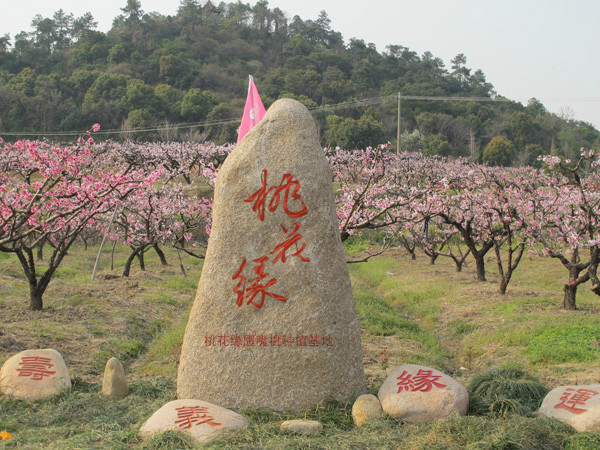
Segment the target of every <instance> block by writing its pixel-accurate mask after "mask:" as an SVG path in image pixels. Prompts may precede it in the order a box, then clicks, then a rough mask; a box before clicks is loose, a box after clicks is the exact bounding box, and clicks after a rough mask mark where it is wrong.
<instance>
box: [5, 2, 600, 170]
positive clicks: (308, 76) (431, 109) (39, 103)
mask: <svg viewBox="0 0 600 450" xmlns="http://www.w3.org/2000/svg"><path fill="white" fill-rule="evenodd" d="M123 2H124V3H125V4H124V6H123V8H122V12H123V13H122V14H121V15H119V16H118V17H116V18H115V19H114V22H113V26H112V28H111V30H110V31H108V32H107V33H103V32H100V31H97V30H96V29H95V27H96V23H95V22H94V19H93V17H92V16H91V14H89V13H88V14H85V15H84V16H82V17H77V18H76V17H74V16H73V15H72V14H69V13H67V12H64V11H62V10H59V11H57V12H56V13H55V14H54V15H53V16H52V17H49V18H44V17H41V16H39V15H37V16H35V17H34V18H33V21H32V30H33V31H31V32H21V33H19V34H18V35H16V36H14V37H11V36H8V35H5V36H4V37H0V135H1V136H2V137H3V138H4V139H14V138H16V136H14V135H11V134H9V133H10V132H57V131H66V130H85V129H87V128H89V126H90V124H92V123H95V122H99V123H100V124H101V125H102V128H103V129H104V130H132V129H133V130H135V129H148V128H160V129H159V130H156V131H152V132H148V131H145V132H137V133H135V132H130V133H129V134H127V135H128V136H133V137H135V138H137V139H141V140H158V139H174V138H175V139H177V138H179V139H184V138H193V137H194V133H192V132H190V130H192V131H193V130H200V131H202V132H205V133H207V134H208V137H209V138H210V139H213V140H215V141H217V142H220V143H221V142H231V141H235V130H236V128H237V123H226V124H219V125H214V123H215V122H223V121H226V120H225V119H232V118H239V117H240V116H241V111H242V109H243V104H244V101H245V95H246V89H247V85H248V75H249V74H251V75H253V76H254V78H255V80H256V83H257V86H258V88H259V92H260V93H261V96H262V98H263V102H264V103H265V106H266V107H268V106H269V105H270V104H271V103H272V102H273V101H274V100H276V99H277V98H281V97H293V98H296V99H299V100H300V101H302V102H303V103H304V104H306V105H307V106H308V107H309V108H311V109H314V108H316V107H318V106H321V108H318V109H314V111H313V113H314V115H315V117H316V119H317V120H318V123H319V125H320V127H321V135H322V139H323V143H324V144H328V145H339V146H341V147H346V148H348V147H356V146H358V147H360V146H365V145H373V144H377V143H380V142H385V141H392V142H394V141H395V137H396V124H397V100H396V97H397V96H396V94H397V93H398V92H401V93H402V95H405V96H455V97H489V98H492V97H493V96H494V95H495V92H494V88H493V85H492V84H491V83H489V82H488V81H487V80H486V77H485V75H484V73H483V72H482V71H481V70H472V69H469V68H468V67H467V58H466V57H465V56H464V55H463V54H461V53H459V54H458V55H457V56H456V57H455V58H454V59H453V60H452V61H451V66H450V67H449V68H448V67H446V66H445V65H444V63H443V61H442V60H441V59H440V58H437V57H435V56H434V55H433V54H431V53H430V52H425V53H424V54H423V55H418V54H417V53H415V52H414V51H411V50H410V49H408V48H406V47H403V46H402V45H396V44H394V45H389V46H387V47H386V49H385V51H383V52H379V51H377V49H376V48H375V46H374V45H373V44H369V43H366V42H364V41H363V40H359V39H350V40H349V41H347V42H346V41H345V40H344V38H343V36H342V35H341V34H340V33H339V32H337V31H335V30H332V29H331V26H330V20H329V18H328V16H327V14H326V12H325V11H322V12H321V14H320V15H319V17H318V18H317V19H316V20H303V19H301V18H300V17H298V16H295V17H293V18H288V17H286V16H285V14H284V13H283V12H282V11H281V10H280V9H279V8H273V9H271V8H270V7H269V4H268V2H267V1H265V0H263V1H260V2H258V3H256V4H255V5H254V6H251V5H250V4H246V3H242V2H241V1H238V2H237V3H223V2H222V3H220V4H218V5H215V4H213V3H211V2H210V1H209V2H208V3H205V2H204V0H203V1H202V2H200V1H198V0H181V1H180V5H179V9H178V11H177V14H176V15H175V16H162V15H160V14H156V13H149V14H147V13H145V12H144V11H143V3H142V2H140V1H139V0H123ZM1 35H2V30H0V36H1ZM459 51H460V49H457V53H458V52H459ZM359 99H370V100H368V101H367V102H363V103H352V102H354V101H355V100H359ZM503 100H506V99H503ZM348 102H350V104H348ZM340 104H341V105H340ZM182 123H213V125H210V126H206V127H201V128H198V127H196V128H180V129H179V130H178V131H174V130H173V129H169V130H164V129H163V128H165V125H166V124H171V125H173V124H182ZM402 131H403V132H404V134H403V138H402V147H403V149H406V150H411V149H416V148H419V149H422V150H423V151H424V152H426V153H430V154H436V153H437V154H453V155H467V156H474V157H476V158H481V157H482V154H483V151H482V149H483V148H484V147H485V146H486V145H487V144H488V143H489V142H490V141H491V139H492V138H494V137H496V136H503V137H505V138H506V139H507V140H508V141H509V144H510V145H512V146H513V150H511V151H512V152H513V153H512V154H511V158H510V162H511V163H513V164H522V163H526V162H533V161H534V160H535V156H537V154H539V153H550V152H553V153H555V154H559V155H560V154H564V155H565V156H567V157H569V156H574V155H575V154H576V153H577V152H578V150H579V148H580V147H581V146H586V147H590V146H593V145H597V144H598V141H599V139H600V138H599V136H600V133H599V132H598V131H597V130H596V129H594V127H593V126H591V125H590V124H587V123H584V122H576V121H573V120H568V118H561V117H558V116H556V115H554V114H550V113H548V112H547V111H546V109H545V108H544V106H543V105H542V104H541V103H540V102H539V101H537V100H535V99H532V100H531V101H530V102H529V104H528V105H526V106H523V105H521V104H520V103H516V102H512V101H494V102H454V101H452V102H450V101H423V100H414V99H413V100H404V101H403V102H402ZM197 134H198V133H197V132H196V136H197ZM109 136H110V137H113V138H118V137H119V136H123V135H118V134H115V135H109Z"/></svg>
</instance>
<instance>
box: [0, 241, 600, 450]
mask: <svg viewBox="0 0 600 450" xmlns="http://www.w3.org/2000/svg"><path fill="white" fill-rule="evenodd" d="M355 244H356V243H355ZM348 249H349V250H351V251H354V250H357V246H356V245H354V246H352V245H350V246H348ZM95 251H97V248H96V249H94V248H92V249H89V250H88V251H87V252H85V251H84V250H83V248H76V249H74V250H73V251H72V252H71V255H69V259H67V260H66V262H65V264H66V265H65V266H64V267H63V268H61V269H60V270H59V273H58V274H57V276H56V279H55V280H53V281H52V283H51V285H50V287H49V289H48V292H47V293H46V296H45V306H46V309H45V310H44V311H41V312H31V311H29V310H27V302H28V300H27V292H28V288H27V286H26V285H25V284H24V282H23V277H22V275H21V272H20V266H19V265H18V262H17V261H16V259H14V258H13V257H12V256H9V255H2V254H0V289H1V290H0V311H1V312H2V314H1V315H0V364H1V363H2V362H4V361H5V360H6V359H7V358H8V357H10V356H11V355H13V354H15V353H17V352H18V351H21V350H25V349H29V348H55V349H57V350H58V351H60V352H61V353H62V355H63V357H64V358H65V360H66V362H67V364H68V366H69V370H70V372H71V376H72V378H73V380H74V386H73V390H72V392H71V393H70V394H68V395H65V396H62V397H59V398H56V399H53V400H49V401H45V402H34V403H31V402H22V401H14V400H10V399H8V398H6V397H0V431H2V430H6V431H8V432H9V433H10V434H11V435H12V436H13V438H12V439H10V440H5V441H0V449H4V448H7V449H8V448H23V449H42V448H43V449H54V448H56V449H59V448H60V449H63V448H64V449H76V448H109V449H121V448H122V449H126V448H127V449H163V448H165V449H175V448H192V447H193V446H192V444H191V443H190V442H189V440H188V439H186V438H185V436H183V435H181V434H178V433H165V434H164V435H161V436H158V437H156V438H155V439H153V440H150V441H147V442H142V441H141V440H140V439H139V438H138V436H137V430H138V429H139V426H140V425H141V424H142V423H143V422H144V421H145V420H146V419H147V418H148V417H149V416H150V415H151V414H152V413H153V412H154V411H156V410H157V409H158V408H159V407H160V406H162V405H163V404H164V403H166V402H167V401H169V400H172V399H174V398H175V377H176V370H177V360H178V356H179V345H180V342H181V340H182V337H183V332H184V329H185V325H186V322H187V315H188V313H189V309H190V307H191V304H192V301H193V297H194V293H195V289H196V286H197V282H198V278H199V275H200V271H201V262H199V261H197V260H193V259H191V258H190V259H187V258H186V259H185V265H186V268H187V270H188V277H187V278H186V277H184V276H183V275H182V274H181V273H180V271H179V268H178V264H177V256H176V255H175V254H168V255H167V256H168V259H169V262H170V265H169V266H166V267H162V266H161V265H160V263H159V261H158V258H156V257H154V256H153V255H152V254H148V261H147V265H148V268H147V271H146V272H141V271H139V269H138V268H135V269H134V270H133V272H132V276H131V277H130V278H129V279H123V278H120V277H119V276H118V275H119V274H120V270H122V266H123V264H124V261H125V258H126V256H127V252H126V249H117V253H116V257H115V267H116V269H115V270H114V271H112V272H111V271H109V270H108V265H109V260H110V254H109V250H106V251H105V254H104V255H103V258H102V262H103V267H102V270H101V272H100V275H99V276H98V277H97V279H96V280H95V281H91V279H90V276H91V268H92V265H93V262H94V258H95ZM349 269H350V274H351V277H352V281H353V286H354V295H355V299H356V305H357V310H358V313H359V317H360V320H361V327H362V341H363V354H364V363H365V370H366V372H367V383H368V389H369V391H370V392H371V393H376V392H377V390H378V389H379V386H380V385H381V383H382V382H383V380H384V379H385V376H386V373H388V372H389V370H390V368H392V367H394V366H396V365H399V364H404V363H418V364H424V365H427V366H431V367H435V368H437V369H440V370H443V371H445V372H447V373H449V374H451V375H453V376H454V377H455V378H457V379H458V380H459V381H461V382H462V383H463V384H465V385H467V384H468V383H469V380H470V379H471V377H472V376H473V375H474V374H478V373H482V372H483V371H485V370H487V369H489V368H494V367H518V368H521V369H524V370H525V371H527V372H528V373H530V374H532V375H534V376H537V377H538V378H539V379H540V380H541V381H542V382H543V383H544V384H545V385H546V386H547V387H549V388H553V387H556V386H559V385H563V384H575V383H577V384H589V383H598V382H600V364H598V357H599V356H600V316H599V315H598V312H599V310H600V301H599V300H600V299H598V298H597V297H595V296H594V295H593V294H591V293H589V291H588V290H587V289H586V288H583V289H580V292H579V293H578V305H579V306H580V308H581V309H580V310H578V311H569V312H567V311H563V310H562V309H561V303H562V282H563V280H564V279H565V277H566V271H565V270H564V269H563V268H562V267H561V266H560V265H559V264H558V263H557V262H556V261H552V260H549V259H540V258H538V257H533V256H527V257H526V258H525V260H524V261H523V262H522V267H519V269H518V271H517V273H516V274H515V278H514V280H513V282H512V283H511V285H510V286H509V289H508V294H507V295H505V296H500V295H498V294H497V293H496V291H497V276H496V275H495V273H494V269H495V267H494V265H493V264H492V261H490V262H489V263H488V270H489V277H488V278H489V281H488V282H483V283H482V282H476V281H475V273H474V267H473V265H471V266H469V267H466V268H465V269H464V272H462V273H457V272H456V271H455V269H454V265H453V264H452V263H451V262H450V261H447V260H443V259H438V261H437V262H436V264H435V265H434V266H430V265H429V260H428V259H427V258H426V257H425V256H423V255H419V256H418V258H417V260H416V261H411V260H410V259H409V258H408V257H407V255H406V254H405V253H404V252H403V251H400V250H391V251H390V252H388V253H387V254H386V255H384V256H380V257H378V258H375V259H372V260H370V261H369V262H367V263H361V264H351V265H350V266H349ZM112 355H116V356H118V357H119V358H120V359H121V361H123V363H124V365H125V368H126V372H127V373H128V376H129V378H130V380H131V395H130V396H128V397H126V398H124V399H122V400H111V399H107V398H104V397H103V396H101V395H99V393H98V392H99V390H100V384H101V377H102V371H103V368H104V364H105V362H106V361H107V359H108V358H109V357H110V356H112ZM350 408H351V405H350V404H349V405H319V406H318V407H315V409H314V410H310V411H306V412H304V413H303V414H296V415H294V416H290V415H285V414H275V413H272V412H267V411H244V413H245V414H246V415H247V416H248V417H249V418H250V419H251V421H252V426H251V428H250V429H249V430H247V431H244V432H241V433H237V434H235V435H232V436H229V437H225V438H222V439H219V440H217V441H214V442H213V443H211V444H209V445H208V446H206V448H214V449H217V448H218V449H237V448H245V449H309V448H310V449H411V450H412V449H415V450H416V449H451V450H453V449H457V450H458V449H469V450H484V449H490V450H491V449H494V450H503V449H507V450H508V449H540V450H542V449H543V450H552V449H568V450H591V449H599V448H600V433H598V434H594V433H583V434H575V433H574V430H572V429H571V428H570V427H568V426H566V425H562V424H560V423H559V422H557V421H554V420H548V419H542V418H537V417H532V416H526V417H524V416H519V415H514V414H507V415H504V416H502V417H492V416H476V415H471V416H467V417H455V418H452V419H451V420H448V421H445V422H437V423H433V424H427V425H408V424H403V423H400V422H398V421H395V420H392V419H389V418H385V419H381V420H378V421H375V422H373V423H371V424H369V425H368V426H364V427H361V428H359V429H357V428H355V427H354V426H353V424H352V419H351V416H350ZM298 417H309V418H314V419H316V420H320V421H321V422H322V423H323V424H324V426H325V430H324V432H323V433H322V434H320V435H319V436H316V437H298V436H295V435H291V434H288V433H287V432H283V431H280V429H279V427H278V425H279V423H280V422H281V421H282V420H285V419H288V418H298Z"/></svg>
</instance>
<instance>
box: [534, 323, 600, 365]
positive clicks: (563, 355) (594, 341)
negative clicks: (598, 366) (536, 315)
mask: <svg viewBox="0 0 600 450" xmlns="http://www.w3.org/2000/svg"><path fill="white" fill-rule="evenodd" d="M525 353H526V354H527V355H529V357H530V359H531V362H532V363H533V364H539V363H545V364H548V363H549V362H552V363H572V362H579V363H580V362H586V361H595V360H597V359H598V357H600V326H587V327H582V326H562V327H555V326H548V325H547V326H544V327H542V328H540V329H539V330H537V331H536V336H535V337H534V338H533V339H532V341H531V343H530V344H529V345H528V346H527V347H526V349H525Z"/></svg>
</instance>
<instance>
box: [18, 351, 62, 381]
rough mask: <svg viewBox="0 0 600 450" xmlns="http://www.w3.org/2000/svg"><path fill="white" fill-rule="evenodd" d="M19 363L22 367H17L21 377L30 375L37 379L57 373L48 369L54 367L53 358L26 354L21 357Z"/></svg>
mask: <svg viewBox="0 0 600 450" xmlns="http://www.w3.org/2000/svg"><path fill="white" fill-rule="evenodd" d="M19 365H20V366H21V367H20V368H18V369H17V372H19V376H20V377H30V378H31V379H32V380H36V381H40V380H42V379H43V378H44V377H48V376H50V375H54V374H55V373H56V372H53V371H50V370H48V369H51V368H52V367H54V364H53V363H52V359H50V358H42V357H41V356H24V357H23V358H21V362H20V363H19Z"/></svg>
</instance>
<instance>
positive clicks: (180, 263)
mask: <svg viewBox="0 0 600 450" xmlns="http://www.w3.org/2000/svg"><path fill="white" fill-rule="evenodd" d="M177 258H178V259H179V268H180V269H181V273H182V274H183V276H184V277H186V278H187V273H185V267H183V260H182V259H181V252H180V251H179V249H177Z"/></svg>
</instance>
